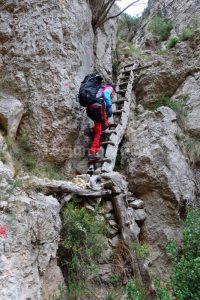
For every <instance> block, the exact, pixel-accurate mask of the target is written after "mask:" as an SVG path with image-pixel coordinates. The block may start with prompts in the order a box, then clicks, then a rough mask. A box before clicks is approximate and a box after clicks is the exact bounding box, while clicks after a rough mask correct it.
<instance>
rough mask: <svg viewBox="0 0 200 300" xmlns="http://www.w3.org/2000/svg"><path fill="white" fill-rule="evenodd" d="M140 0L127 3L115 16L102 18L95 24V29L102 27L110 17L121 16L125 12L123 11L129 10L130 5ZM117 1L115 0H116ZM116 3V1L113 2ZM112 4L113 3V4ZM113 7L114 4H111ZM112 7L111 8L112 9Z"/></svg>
mask: <svg viewBox="0 0 200 300" xmlns="http://www.w3.org/2000/svg"><path fill="white" fill-rule="evenodd" d="M139 1H140V0H136V1H134V2H132V3H130V4H129V5H127V6H126V7H125V8H124V9H123V10H122V11H120V12H119V13H118V14H116V15H114V16H110V17H108V18H104V19H103V20H100V21H99V22H97V24H96V25H95V28H94V30H96V29H97V28H98V27H100V26H101V25H103V24H104V23H105V22H107V21H108V20H110V19H114V18H117V17H119V16H120V15H121V14H123V12H125V10H127V9H128V8H129V7H131V6H132V5H134V4H136V3H137V2H139ZM114 2H115V1H114ZM113 4H114V3H113ZM113 4H112V5H113ZM111 7H112V6H111ZM111 7H110V9H111Z"/></svg>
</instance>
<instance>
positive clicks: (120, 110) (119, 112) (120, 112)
mask: <svg viewBox="0 0 200 300" xmlns="http://www.w3.org/2000/svg"><path fill="white" fill-rule="evenodd" d="M123 112H125V110H124V109H119V110H116V111H113V115H120V114H122V113H123Z"/></svg>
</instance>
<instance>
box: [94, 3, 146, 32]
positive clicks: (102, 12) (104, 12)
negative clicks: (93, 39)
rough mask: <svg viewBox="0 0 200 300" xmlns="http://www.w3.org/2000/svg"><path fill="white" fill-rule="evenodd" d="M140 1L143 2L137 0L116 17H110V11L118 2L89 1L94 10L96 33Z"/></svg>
mask: <svg viewBox="0 0 200 300" xmlns="http://www.w3.org/2000/svg"><path fill="white" fill-rule="evenodd" d="M139 1H141V0H135V1H133V2H131V3H130V4H129V5H127V6H126V7H125V8H124V9H123V10H122V11H120V12H119V13H117V14H115V15H109V13H110V10H111V8H112V7H113V5H114V4H115V2H116V0H89V2H90V6H91V9H92V26H93V29H94V31H96V30H97V28H98V27H100V26H102V25H103V24H104V23H105V22H107V21H108V20H110V19H114V18H117V17H118V16H120V15H121V14H122V13H123V12H124V11H125V10H127V9H128V8H129V7H131V6H132V5H134V4H136V3H137V2H139Z"/></svg>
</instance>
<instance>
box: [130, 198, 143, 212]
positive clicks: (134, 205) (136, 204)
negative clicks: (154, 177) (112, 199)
mask: <svg viewBox="0 0 200 300" xmlns="http://www.w3.org/2000/svg"><path fill="white" fill-rule="evenodd" d="M132 199H134V198H128V199H127V200H128V202H129V206H130V207H132V208H135V209H139V208H143V206H144V202H143V201H142V200H140V199H134V200H132Z"/></svg>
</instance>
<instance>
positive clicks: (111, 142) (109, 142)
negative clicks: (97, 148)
mask: <svg viewBox="0 0 200 300" xmlns="http://www.w3.org/2000/svg"><path fill="white" fill-rule="evenodd" d="M101 145H102V146H104V145H112V146H115V143H114V142H113V141H104V142H102V143H101Z"/></svg>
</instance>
